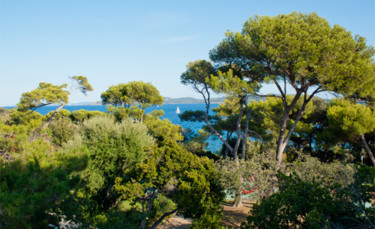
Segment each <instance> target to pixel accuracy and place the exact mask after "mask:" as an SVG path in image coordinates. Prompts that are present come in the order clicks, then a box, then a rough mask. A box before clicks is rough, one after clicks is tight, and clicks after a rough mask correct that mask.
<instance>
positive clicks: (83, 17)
mask: <svg viewBox="0 0 375 229" xmlns="http://www.w3.org/2000/svg"><path fill="white" fill-rule="evenodd" d="M293 11H298V12H304V13H309V12H317V13H318V15H320V16H321V17H324V18H326V19H327V20H328V21H329V22H330V23H331V25H333V24H339V25H341V26H343V27H345V28H346V29H347V30H350V31H352V32H353V34H359V35H361V36H364V37H366V38H367V41H368V44H370V45H372V46H374V44H375V1H374V0H340V1H336V0H324V1H320V0H319V1H314V0H309V1H304V0H295V1H292V0H284V1H280V0H269V1H259V0H257V1H253V0H247V1H236V0H232V1H228V0H226V1H220V0H212V1H211V0H206V1H205V0H199V1H195V0H190V1H177V0H171V1H169V0H165V1H162V0H149V1H145V0H140V1H130V0H129V1H126V0H118V1H116V0H100V1H95V0H44V1H42V0H0V77H1V83H0V106H8V105H14V104H16V103H18V102H19V98H20V97H21V94H22V93H23V92H26V91H30V90H32V89H35V88H36V87H37V86H38V83H39V82H40V81H45V82H50V83H53V84H62V83H69V79H68V76H73V75H84V76H86V77H88V79H89V81H90V82H91V84H92V86H93V87H94V91H93V92H91V93H89V94H88V96H87V97H85V96H83V95H80V94H79V92H75V93H74V94H73V95H72V96H71V99H70V102H72V103H75V102H82V101H100V94H101V93H102V92H104V91H105V90H107V89H108V87H109V86H111V85H116V84H118V83H127V82H130V81H134V80H142V81H144V82H151V83H152V84H153V85H155V86H156V87H157V88H158V89H159V91H160V93H161V94H162V95H163V96H167V97H185V96H191V97H199V95H197V94H196V93H194V92H193V91H192V90H191V89H190V88H189V87H186V86H184V85H182V84H180V75H181V73H182V72H184V71H185V70H186V65H187V64H188V63H189V62H190V61H194V60H198V59H208V52H209V50H211V49H212V48H214V47H215V46H216V45H217V44H218V43H219V42H220V41H221V40H222V39H223V38H224V33H225V32H226V31H227V30H231V31H240V30H241V28H242V25H243V23H244V22H245V21H246V20H247V19H248V18H249V17H251V16H254V15H256V14H258V15H269V16H275V15H277V14H287V13H290V12H293Z"/></svg>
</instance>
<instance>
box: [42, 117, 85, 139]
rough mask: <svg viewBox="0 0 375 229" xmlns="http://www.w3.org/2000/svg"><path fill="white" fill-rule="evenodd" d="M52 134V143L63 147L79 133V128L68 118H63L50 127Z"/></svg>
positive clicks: (52, 123)
mask: <svg viewBox="0 0 375 229" xmlns="http://www.w3.org/2000/svg"><path fill="white" fill-rule="evenodd" d="M48 128H49V129H50V130H51V134H52V142H53V143H54V144H56V145H59V146H62V145H63V143H66V142H68V141H69V140H70V139H71V138H72V137H73V136H74V134H75V132H76V131H77V129H78V128H77V126H76V125H75V124H74V123H73V122H72V121H71V120H70V119H69V118H67V117H61V118H59V119H57V120H55V121H54V122H51V124H50V125H49V126H48Z"/></svg>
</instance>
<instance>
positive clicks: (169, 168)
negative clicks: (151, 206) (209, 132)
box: [114, 141, 224, 219]
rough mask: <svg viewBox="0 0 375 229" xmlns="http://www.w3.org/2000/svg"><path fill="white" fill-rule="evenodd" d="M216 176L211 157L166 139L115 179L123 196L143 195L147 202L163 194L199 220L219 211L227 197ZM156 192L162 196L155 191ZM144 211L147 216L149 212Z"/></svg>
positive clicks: (181, 209) (116, 187)
mask: <svg viewBox="0 0 375 229" xmlns="http://www.w3.org/2000/svg"><path fill="white" fill-rule="evenodd" d="M216 176H217V175H216V172H215V171H214V169H213V163H212V161H210V160H209V159H208V158H199V157H197V156H195V155H193V154H191V153H189V152H186V151H185V150H184V149H183V148H181V146H179V145H178V144H177V143H175V142H173V141H165V142H164V143H163V145H162V146H160V147H157V148H156V149H155V150H154V151H153V153H152V154H151V155H150V157H148V158H147V160H146V161H145V162H144V163H140V164H138V165H137V167H136V168H135V170H134V171H129V173H128V174H127V175H126V176H123V177H122V178H121V179H116V182H115V183H116V184H115V186H114V188H115V190H116V192H118V193H119V194H121V196H122V197H123V198H127V199H132V200H137V199H138V198H139V197H142V198H144V199H146V200H148V201H147V202H148V203H152V201H153V200H155V199H158V198H159V197H160V195H161V194H162V195H164V196H166V197H168V198H169V199H171V200H172V201H173V202H174V203H175V204H176V208H177V211H178V212H179V213H181V214H183V215H184V216H185V217H191V218H195V219H196V218H200V217H201V216H202V215H205V214H215V212H220V209H221V206H220V202H221V201H222V199H223V197H224V196H223V192H222V188H221V186H220V184H218V183H217V181H216ZM155 191H158V195H157V196H159V197H157V196H155V195H154V194H152V193H154V192H155ZM150 201H151V202H150ZM155 201H156V200H155ZM145 214H146V216H147V217H148V216H149V214H150V213H147V212H145Z"/></svg>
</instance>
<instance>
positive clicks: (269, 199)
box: [0, 13, 375, 228]
mask: <svg viewBox="0 0 375 229" xmlns="http://www.w3.org/2000/svg"><path fill="white" fill-rule="evenodd" d="M374 52H375V51H374V48H372V47H369V46H367V45H366V43H365V39H364V38H362V37H359V36H356V37H355V38H353V36H352V35H351V33H350V32H348V31H346V30H345V29H344V28H342V27H340V26H334V27H331V26H330V25H329V24H328V22H327V21H326V20H324V19H322V18H320V17H319V16H317V15H316V14H309V15H305V14H298V13H292V14H290V15H279V16H276V17H254V18H250V19H249V21H247V22H246V23H245V24H244V28H243V31H242V32H240V33H233V32H228V33H227V34H226V37H225V39H224V40H223V41H222V42H221V43H220V44H219V45H218V46H217V47H216V48H214V49H213V50H211V52H210V58H211V61H212V62H213V63H212V62H210V61H206V60H198V61H194V62H191V63H189V64H188V66H187V70H186V71H185V72H184V73H182V75H181V82H182V83H183V84H185V85H190V86H192V87H193V89H194V90H195V91H196V92H198V93H200V94H201V95H202V97H203V99H204V101H205V105H206V110H204V111H187V112H185V113H183V114H181V115H180V118H181V119H182V120H188V121H195V122H203V123H204V124H205V125H204V127H203V129H202V130H200V131H199V132H198V133H193V132H191V131H189V130H183V129H182V128H181V127H180V126H177V125H174V124H172V123H171V122H170V121H169V120H166V119H164V120H163V119H161V116H162V115H163V111H154V112H151V113H145V108H147V107H149V106H151V105H161V104H162V103H163V97H162V96H161V95H160V94H159V91H158V90H157V89H156V88H155V87H154V86H153V85H152V84H150V83H144V82H141V81H133V82H129V83H121V84H118V85H114V86H111V87H109V88H108V90H107V91H105V92H103V93H102V102H103V104H108V110H107V112H98V111H85V110H78V111H73V112H70V111H68V110H64V109H63V107H64V105H65V104H67V103H68V99H69V95H70V94H71V93H72V91H73V89H79V90H80V91H81V92H83V93H84V94H85V93H87V92H88V91H91V90H93V89H92V87H91V85H90V84H89V82H88V80H87V79H86V77H84V76H74V77H72V78H71V79H72V87H71V90H69V91H68V90H66V87H67V85H65V84H63V85H53V84H50V83H40V84H39V86H38V87H37V88H36V89H35V90H33V91H30V92H26V93H24V94H22V97H21V99H20V103H19V104H18V107H17V108H14V109H11V110H7V109H2V108H1V109H0V175H1V176H0V187H1V189H0V226H1V228H48V227H60V228H156V227H157V226H158V225H160V224H161V223H162V222H163V221H164V220H165V219H166V218H167V217H170V216H171V215H173V214H182V215H183V216H184V217H188V218H192V219H193V224H192V227H193V228H223V226H222V224H221V220H222V215H223V211H222V210H223V208H222V205H221V204H222V202H223V200H224V198H225V197H226V196H228V195H232V196H233V198H234V201H233V206H234V207H239V206H241V204H242V196H243V194H245V193H246V194H249V193H251V198H252V199H253V200H255V201H256V204H254V206H253V208H252V211H251V212H250V213H249V217H248V219H247V221H246V222H242V228H352V227H359V228H375V158H374V150H375V106H374V101H375V88H374V87H375V64H374V59H373V56H374ZM264 83H273V84H275V85H276V87H277V88H278V90H279V94H272V95H260V94H259V90H260V88H261V86H262V85H263V84H264ZM287 84H289V85H291V86H292V88H293V89H294V90H295V91H294V94H288V93H287V91H286V89H287V86H286V85H287ZM321 91H331V92H334V93H336V94H337V95H339V96H338V98H337V99H332V100H330V101H327V100H323V99H321V98H319V97H317V96H316V95H317V94H318V93H319V92H321ZM213 92H217V93H221V94H223V95H225V101H224V102H223V103H221V104H220V105H219V106H218V107H217V108H215V109H213V110H212V111H213V113H214V115H212V112H211V107H210V105H211V102H212V99H211V94H212V93H213ZM254 96H258V98H261V99H258V100H250V99H249V98H250V97H252V98H253V97H254ZM56 103H57V104H59V107H58V108H57V110H56V111H53V112H50V113H49V114H47V115H45V116H43V115H40V114H39V113H37V112H35V109H36V108H38V107H41V106H45V105H48V104H56ZM211 135H214V136H217V137H218V139H220V141H222V143H223V146H222V150H221V151H220V152H209V151H207V150H206V149H205V146H206V140H207V138H208V137H209V136H211Z"/></svg>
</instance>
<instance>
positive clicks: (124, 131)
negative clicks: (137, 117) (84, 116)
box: [69, 117, 154, 196]
mask: <svg viewBox="0 0 375 229" xmlns="http://www.w3.org/2000/svg"><path fill="white" fill-rule="evenodd" d="M79 133H80V134H79V136H77V137H76V139H74V140H73V141H72V142H71V143H69V146H70V147H71V148H72V149H74V148H76V147H78V148H80V147H81V148H83V149H86V150H87V151H88V152H89V157H90V160H89V162H88V168H87V170H86V171H85V172H84V173H83V177H84V179H85V181H86V182H87V189H88V190H89V193H91V194H92V195H94V196H95V195H99V194H100V192H101V191H105V190H106V188H107V187H110V185H111V184H113V182H114V180H115V178H116V177H117V176H118V175H119V174H121V172H124V171H125V170H126V169H128V168H132V167H133V166H135V165H136V164H137V163H139V162H141V161H143V160H144V159H145V157H146V151H147V148H148V147H150V146H152V145H153V144H154V140H153V139H152V137H151V136H149V135H148V130H147V128H146V127H145V126H143V125H142V124H140V123H134V122H133V121H132V120H130V119H127V120H123V121H122V122H121V123H116V122H114V120H113V119H111V118H108V117H95V118H92V119H89V120H87V121H85V122H84V123H83V125H82V126H81V128H80V130H79ZM105 194H106V193H104V195H105Z"/></svg>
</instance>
